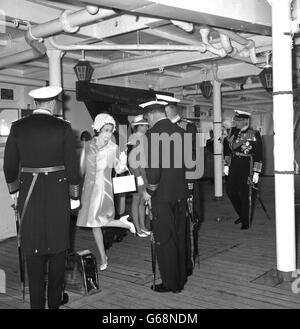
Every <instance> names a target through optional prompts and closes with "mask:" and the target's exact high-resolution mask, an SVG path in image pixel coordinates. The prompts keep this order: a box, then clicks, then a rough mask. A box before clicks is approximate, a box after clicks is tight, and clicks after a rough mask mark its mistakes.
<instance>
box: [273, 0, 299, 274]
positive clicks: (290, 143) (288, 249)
mask: <svg viewBox="0 0 300 329" xmlns="http://www.w3.org/2000/svg"><path fill="white" fill-rule="evenodd" d="M290 16H291V8H290V0H280V1H277V0H276V1H272V18H273V23H272V40H273V93H274V96H273V102H274V103H273V120H274V133H275V135H274V169H275V213H276V248H277V270H278V271H281V272H292V271H294V270H295V269H296V244H295V200H294V173H293V172H294V140H293V133H294V129H293V115H294V113H293V112H294V110H293V94H292V90H293V87H292V51H291V42H292V39H291V36H290V35H289V34H288V33H289V32H290V30H291V28H290ZM278 17H280V19H278Z"/></svg>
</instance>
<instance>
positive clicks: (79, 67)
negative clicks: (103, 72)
mask: <svg viewBox="0 0 300 329" xmlns="http://www.w3.org/2000/svg"><path fill="white" fill-rule="evenodd" d="M74 71H75V73H76V76H77V79H78V81H85V82H89V81H90V80H91V78H92V75H93V72H94V68H93V67H92V65H91V64H90V62H89V61H86V60H84V59H81V60H79V62H78V63H77V64H76V65H75V66H74Z"/></svg>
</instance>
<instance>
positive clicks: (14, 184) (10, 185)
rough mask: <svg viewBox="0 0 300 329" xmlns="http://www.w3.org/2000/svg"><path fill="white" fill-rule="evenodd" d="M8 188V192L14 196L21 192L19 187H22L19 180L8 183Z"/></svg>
mask: <svg viewBox="0 0 300 329" xmlns="http://www.w3.org/2000/svg"><path fill="white" fill-rule="evenodd" d="M7 186H8V191H9V193H10V194H13V193H15V192H17V191H18V190H19V187H20V182H19V179H16V180H15V181H14V182H12V183H8V184H7Z"/></svg>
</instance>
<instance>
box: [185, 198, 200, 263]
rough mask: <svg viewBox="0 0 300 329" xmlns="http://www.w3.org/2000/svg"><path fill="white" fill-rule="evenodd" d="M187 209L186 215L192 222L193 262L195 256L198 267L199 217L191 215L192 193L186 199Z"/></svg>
mask: <svg viewBox="0 0 300 329" xmlns="http://www.w3.org/2000/svg"><path fill="white" fill-rule="evenodd" d="M187 205H188V207H187V210H188V217H189V219H190V222H191V224H192V235H193V238H192V243H193V245H192V252H193V256H192V257H193V262H194V266H195V263H196V258H197V259H198V267H199V268H200V256H199V249H198V231H199V219H197V218H194V215H193V195H191V196H190V197H189V198H188V199H187Z"/></svg>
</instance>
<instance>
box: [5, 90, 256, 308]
mask: <svg viewBox="0 0 300 329" xmlns="http://www.w3.org/2000/svg"><path fill="white" fill-rule="evenodd" d="M61 91H62V89H61V88H60V87H51V86H48V87H43V88H39V89H36V90H33V91H31V92H30V93H29V95H30V96H32V97H33V98H34V99H35V102H36V110H35V111H33V114H32V115H30V116H28V117H25V118H22V119H20V120H18V121H16V122H14V123H13V124H12V127H11V130H10V134H9V137H8V139H7V143H6V147H5V154H4V173H5V177H6V181H7V185H8V189H9V193H10V194H11V196H12V198H13V199H16V198H17V199H18V209H19V212H20V217H21V227H20V238H21V246H22V252H23V254H24V255H25V258H26V263H27V273H28V282H29V292H30V304H31V308H39V309H41V308H45V305H46V292H45V277H44V275H45V265H46V264H47V266H48V292H47V298H48V307H49V308H53V309H55V308H56V309H57V308H59V307H60V306H61V305H62V296H63V288H64V272H65V262H66V256H67V250H68V248H69V224H70V223H69V221H70V209H75V208H78V207H79V206H80V201H79V199H80V195H79V184H80V180H81V178H80V173H79V166H78V165H77V162H78V159H77V155H76V146H75V140H74V136H73V132H72V129H71V125H70V123H68V122H67V121H65V120H62V119H60V118H57V117H55V116H53V111H54V109H55V106H56V98H57V96H58V95H59V94H60V93H61ZM158 96H159V97H160V98H159V97H158ZM177 101H178V100H176V99H174V98H171V97H168V96H165V97H164V96H161V95H156V100H154V101H152V102H150V103H149V104H146V105H145V104H144V106H143V108H144V115H145V118H146V119H147V120H148V122H149V125H150V129H149V130H148V132H147V134H146V138H147V140H148V145H149V147H148V154H147V156H148V167H146V175H147V192H146V193H145V199H146V201H147V202H148V203H151V208H152V215H153V220H152V231H153V235H154V240H155V249H156V255H157V262H158V267H159V271H160V276H161V281H162V282H161V283H160V284H155V283H154V284H153V285H152V286H151V289H152V290H154V291H156V292H161V293H162V292H173V293H179V292H181V291H182V289H184V285H185V284H186V282H187V278H188V276H189V275H191V274H192V272H193V267H194V261H195V258H194V253H193V251H192V250H191V245H192V241H191V234H190V233H191V232H190V227H191V226H190V223H189V222H188V220H187V219H186V218H187V199H188V198H189V199H192V200H193V207H192V217H193V218H194V219H197V220H200V210H201V209H200V208H201V206H200V196H199V179H193V178H191V177H192V176H190V175H189V176H188V175H187V171H188V169H186V168H185V166H184V164H183V165H182V166H181V167H178V166H177V165H176V164H175V161H174V157H172V155H174V153H175V150H174V143H170V155H171V156H170V162H169V164H170V165H169V166H168V168H164V166H163V165H162V161H159V166H155V167H151V165H149V164H151V156H153V155H152V154H151V142H152V139H151V135H152V134H158V135H161V134H167V135H168V136H172V134H174V133H177V134H180V135H181V136H182V137H183V136H184V134H185V133H190V134H192V136H193V137H192V144H193V145H192V152H193V158H194V154H195V152H196V138H197V128H196V126H195V124H194V123H192V122H190V121H188V120H186V119H184V118H182V117H181V115H180V112H179V111H178V107H177ZM249 121H250V114H249V113H245V112H236V115H235V117H234V122H235V125H234V127H232V128H231V130H230V131H229V134H228V137H227V138H226V140H225V141H224V155H225V169H224V171H225V175H227V192H228V196H229V198H230V200H231V202H232V204H233V206H234V209H235V210H236V212H237V214H238V215H239V218H238V219H237V220H236V223H239V222H240V223H242V229H247V228H249V227H250V224H251V208H253V204H254V202H253V201H254V198H252V203H251V204H249V200H250V199H251V198H249V191H250V192H251V193H252V190H251V187H253V186H254V185H255V184H257V182H258V177H259V174H260V172H261V170H262V146H261V137H260V134H259V132H258V131H255V130H253V129H252V128H251V127H250V124H249ZM164 156H166V155H165V154H163V153H162V149H161V148H160V150H159V157H160V159H162V158H163V157H164ZM190 171H193V168H191V169H190ZM187 177H188V179H187ZM249 187H250V188H249ZM252 196H253V195H252Z"/></svg>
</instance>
